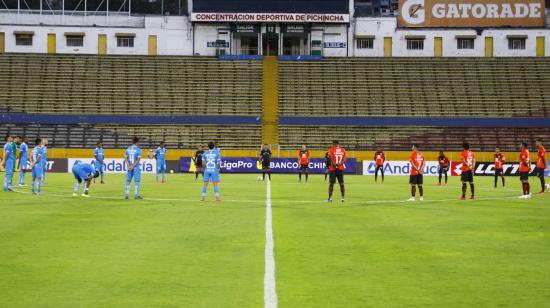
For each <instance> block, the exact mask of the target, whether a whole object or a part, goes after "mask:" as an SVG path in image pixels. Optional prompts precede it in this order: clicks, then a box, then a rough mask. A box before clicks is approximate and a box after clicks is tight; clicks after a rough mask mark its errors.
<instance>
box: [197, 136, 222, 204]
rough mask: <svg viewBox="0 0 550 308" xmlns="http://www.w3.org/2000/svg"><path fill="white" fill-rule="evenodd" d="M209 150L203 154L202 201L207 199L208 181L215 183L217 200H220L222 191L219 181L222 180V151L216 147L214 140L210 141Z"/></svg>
mask: <svg viewBox="0 0 550 308" xmlns="http://www.w3.org/2000/svg"><path fill="white" fill-rule="evenodd" d="M208 149H209V150H208V151H206V152H204V154H203V155H202V159H203V165H204V177H203V181H204V185H203V187H202V198H201V201H204V200H205V199H206V191H207V189H208V183H209V182H212V184H213V185H214V194H215V195H216V201H220V191H219V188H218V183H219V182H220V162H221V157H220V152H219V151H218V150H216V148H214V142H209V143H208Z"/></svg>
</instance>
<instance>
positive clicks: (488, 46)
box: [485, 36, 493, 58]
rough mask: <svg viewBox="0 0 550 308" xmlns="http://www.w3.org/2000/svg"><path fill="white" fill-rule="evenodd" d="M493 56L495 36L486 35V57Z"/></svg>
mask: <svg viewBox="0 0 550 308" xmlns="http://www.w3.org/2000/svg"><path fill="white" fill-rule="evenodd" d="M492 56H493V37H491V36H486V37H485V57H488V58H491V57H492Z"/></svg>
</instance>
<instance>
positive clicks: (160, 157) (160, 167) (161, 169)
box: [155, 147, 166, 183]
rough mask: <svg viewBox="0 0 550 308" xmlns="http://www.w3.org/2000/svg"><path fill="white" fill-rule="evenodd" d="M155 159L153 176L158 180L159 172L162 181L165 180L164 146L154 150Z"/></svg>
mask: <svg viewBox="0 0 550 308" xmlns="http://www.w3.org/2000/svg"><path fill="white" fill-rule="evenodd" d="M155 157H156V159H157V172H156V175H155V178H156V180H157V182H158V181H159V173H160V174H161V175H162V182H163V183H164V182H166V148H162V147H158V148H157V149H156V151H155Z"/></svg>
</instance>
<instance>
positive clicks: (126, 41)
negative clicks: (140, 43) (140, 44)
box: [116, 35, 134, 48]
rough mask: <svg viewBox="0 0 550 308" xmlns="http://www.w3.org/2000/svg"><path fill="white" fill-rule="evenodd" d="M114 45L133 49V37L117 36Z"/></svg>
mask: <svg viewBox="0 0 550 308" xmlns="http://www.w3.org/2000/svg"><path fill="white" fill-rule="evenodd" d="M116 45H117V46H118V47H128V48H132V47H134V35H117V37H116Z"/></svg>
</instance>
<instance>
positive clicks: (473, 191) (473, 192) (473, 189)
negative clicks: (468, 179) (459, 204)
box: [470, 183, 475, 197]
mask: <svg viewBox="0 0 550 308" xmlns="http://www.w3.org/2000/svg"><path fill="white" fill-rule="evenodd" d="M470 190H471V193H472V197H473V196H474V195H475V186H474V183H470Z"/></svg>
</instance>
